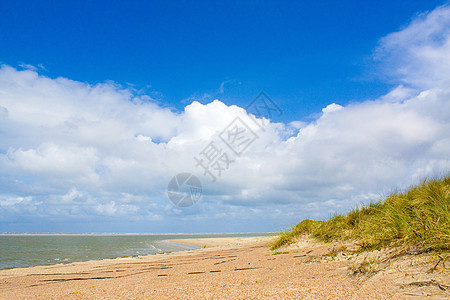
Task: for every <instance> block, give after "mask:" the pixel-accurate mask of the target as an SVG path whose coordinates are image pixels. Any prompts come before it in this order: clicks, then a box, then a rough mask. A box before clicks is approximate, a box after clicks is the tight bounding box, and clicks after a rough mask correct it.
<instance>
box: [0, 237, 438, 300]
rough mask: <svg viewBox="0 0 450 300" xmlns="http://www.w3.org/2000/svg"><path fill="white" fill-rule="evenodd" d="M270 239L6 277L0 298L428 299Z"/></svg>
mask: <svg viewBox="0 0 450 300" xmlns="http://www.w3.org/2000/svg"><path fill="white" fill-rule="evenodd" d="M271 239H272V238H271V237H256V238H224V239H220V238H209V239H191V240H173V242H176V243H181V244H188V245H192V246H197V247H200V248H201V249H197V250H188V251H181V252H175V253H169V254H159V255H149V256H144V257H136V258H119V259H108V260H101V261H89V262H80V263H72V264H68V265H53V266H40V267H31V268H21V269H12V270H3V271H0V298H1V299H397V298H398V299H401V298H405V297H406V299H420V297H419V298H418V296H417V295H419V293H420V292H423V291H417V288H415V290H413V292H415V293H416V296H411V295H406V294H405V291H406V292H410V290H400V289H399V287H398V285H396V283H395V281H393V280H392V278H391V277H392V276H391V277H390V276H385V277H383V276H378V277H376V278H375V277H373V278H370V279H364V280H362V279H361V278H360V277H357V276H354V275H352V274H351V272H349V265H348V262H347V261H346V260H342V259H337V260H335V261H320V260H319V261H318V260H317V258H320V257H322V255H325V254H327V253H329V252H330V245H324V244H318V243H315V242H312V241H302V242H299V243H297V244H295V245H293V246H291V247H289V248H287V249H284V250H283V251H282V250H278V251H272V250H270V249H269V247H268V243H269V242H270V240H271ZM374 278H375V279H374ZM413 292H411V294H413ZM443 293H445V292H443ZM441 295H446V294H442V293H441ZM410 297H414V298H410ZM427 299H429V298H427Z"/></svg>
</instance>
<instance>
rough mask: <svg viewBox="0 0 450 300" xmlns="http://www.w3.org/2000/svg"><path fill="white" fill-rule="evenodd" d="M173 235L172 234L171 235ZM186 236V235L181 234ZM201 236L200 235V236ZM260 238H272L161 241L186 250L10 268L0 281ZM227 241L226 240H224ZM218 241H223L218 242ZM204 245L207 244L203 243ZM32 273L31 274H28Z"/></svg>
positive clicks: (181, 253) (170, 254)
mask: <svg viewBox="0 0 450 300" xmlns="http://www.w3.org/2000/svg"><path fill="white" fill-rule="evenodd" d="M170 235H172V234H170ZM180 235H184V234H180ZM199 235H200V234H199ZM258 238H272V236H257V237H236V238H231V237H230V238H187V239H172V240H161V241H160V242H163V243H167V244H171V245H175V246H178V247H183V248H185V249H182V250H179V251H167V252H160V253H154V254H148V255H138V256H128V257H115V258H104V259H92V260H83V261H75V262H69V263H62V262H60V263H54V264H45V265H36V266H28V267H16V268H9V269H2V270H0V279H2V278H7V277H9V275H17V274H22V271H23V272H24V274H25V273H26V274H32V273H35V272H38V273H40V272H42V270H47V271H48V270H51V269H55V270H58V271H61V270H65V269H67V270H68V271H71V270H79V269H83V270H84V269H89V268H90V267H91V266H94V265H99V266H100V265H110V264H114V263H116V262H117V263H122V262H124V261H127V260H130V261H135V260H136V259H140V260H144V261H153V260H158V259H159V258H161V257H162V256H165V257H167V256H176V255H183V254H187V253H191V252H193V251H199V250H200V251H201V250H206V249H204V248H208V249H214V248H219V247H222V248H223V246H224V245H225V246H226V245H229V246H230V247H232V246H233V244H231V243H230V240H231V241H232V240H234V239H239V240H241V239H243V240H244V241H245V240H246V239H250V241H251V242H253V241H254V239H258ZM203 239H205V240H207V241H206V245H207V247H199V246H197V245H198V243H199V242H200V243H201V241H202V240H203ZM222 239H226V240H222ZM217 240H222V241H220V242H218V241H217ZM203 244H205V243H204V242H203ZM27 271H30V272H27Z"/></svg>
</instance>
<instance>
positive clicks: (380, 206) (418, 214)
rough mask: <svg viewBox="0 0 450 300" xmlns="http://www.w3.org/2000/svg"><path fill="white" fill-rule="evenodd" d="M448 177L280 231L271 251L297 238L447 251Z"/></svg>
mask: <svg viewBox="0 0 450 300" xmlns="http://www.w3.org/2000/svg"><path fill="white" fill-rule="evenodd" d="M449 195H450V177H449V176H445V177H444V178H443V179H440V180H439V179H431V180H425V181H423V182H422V183H421V184H419V185H417V186H414V187H412V188H410V189H409V190H407V191H406V192H403V193H398V192H394V193H392V194H391V195H389V196H388V197H386V199H384V200H382V201H379V202H376V203H371V204H369V205H365V206H363V207H361V208H355V209H353V210H352V211H350V212H348V213H347V214H346V215H339V214H338V215H334V216H332V217H330V218H329V219H328V221H314V220H303V221H302V222H300V223H299V224H297V225H296V226H295V227H293V228H292V229H291V230H289V231H286V232H283V233H281V234H280V235H279V237H278V239H277V240H275V242H274V243H273V245H272V249H277V248H279V247H281V246H285V245H289V244H292V243H293V242H295V241H296V239H297V238H298V237H299V236H301V235H310V236H312V237H314V238H316V239H318V240H320V241H324V242H330V241H344V240H357V241H358V244H359V245H360V247H361V249H363V250H366V249H367V250H368V249H380V248H382V247H386V246H404V247H419V248H421V249H424V250H426V251H430V250H436V251H440V250H450V214H449V209H450V197H449Z"/></svg>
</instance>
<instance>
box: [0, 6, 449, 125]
mask: <svg viewBox="0 0 450 300" xmlns="http://www.w3.org/2000/svg"><path fill="white" fill-rule="evenodd" d="M442 3H443V2H442V1H414V0H413V1H339V2H337V1H284V2H283V4H280V2H278V1H226V2H225V1H224V2H219V1H163V2H161V1H90V2H80V1H39V2H30V1H0V8H1V11H2V17H1V18H0V43H1V45H2V47H0V62H2V63H4V64H9V65H13V66H16V65H17V64H19V63H26V64H31V65H35V66H36V65H39V64H42V65H43V66H44V67H45V68H46V69H47V71H45V72H42V73H43V74H44V75H46V76H50V77H58V76H62V77H66V78H70V79H73V80H77V81H82V82H85V81H86V82H89V83H97V82H103V81H105V80H113V81H115V82H118V83H120V84H124V85H126V84H127V83H130V84H133V85H134V86H135V87H136V88H138V89H142V88H147V87H148V86H150V87H149V88H147V89H146V92H147V93H152V95H154V96H155V97H156V98H158V99H159V100H161V102H163V103H164V104H165V105H171V106H173V107H175V108H177V109H179V110H182V109H183V107H184V105H185V104H186V103H185V102H183V100H184V99H187V98H190V97H192V96H195V97H197V98H198V97H199V96H203V95H204V94H209V95H211V97H208V98H206V99H204V100H202V102H203V103H206V102H208V101H210V100H213V99H215V98H216V97H218V96H219V94H218V91H219V90H220V86H221V84H222V83H224V94H223V95H220V98H221V100H222V101H223V102H224V103H226V104H228V105H231V104H236V105H240V106H245V104H246V103H248V102H250V101H251V100H252V98H253V97H254V96H255V95H256V94H257V93H258V92H259V91H260V90H265V91H266V92H267V93H268V94H269V95H270V96H271V97H273V98H274V99H276V100H277V102H278V103H280V106H282V107H284V108H285V109H284V110H285V114H284V116H283V120H284V121H294V120H298V118H299V117H300V118H304V117H307V116H309V115H310V114H314V113H317V111H320V109H321V108H322V107H323V106H324V105H326V104H328V103H329V102H330V101H335V102H337V103H340V104H346V103H348V102H351V101H361V100H362V99H371V98H372V99H374V98H377V97H379V96H381V95H383V94H384V93H386V92H387V91H388V90H389V88H391V87H392V83H391V82H388V81H386V78H379V77H377V76H376V73H375V72H374V70H373V68H372V67H373V62H372V61H371V54H372V50H373V49H374V48H375V47H376V45H377V42H378V39H379V38H381V37H383V36H384V35H386V34H388V33H390V32H392V31H396V30H398V29H399V28H401V27H402V26H405V24H407V23H408V22H409V21H410V20H411V19H412V18H413V17H414V16H415V15H416V14H417V13H420V12H424V11H427V10H431V9H433V8H435V7H436V6H437V5H439V4H442ZM374 73H375V74H374Z"/></svg>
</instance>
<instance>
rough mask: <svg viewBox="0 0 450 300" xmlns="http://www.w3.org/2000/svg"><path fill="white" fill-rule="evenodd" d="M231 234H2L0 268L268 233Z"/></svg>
mask: <svg viewBox="0 0 450 300" xmlns="http://www.w3.org/2000/svg"><path fill="white" fill-rule="evenodd" d="M266 235H271V233H232V234H162V235H157V234H0V270H3V269H10V268H21V267H31V266H40V265H52V264H59V263H72V262H77V261H87V260H98V259H105V258H117V257H126V256H137V255H149V254H157V253H167V252H174V251H181V250H186V249H189V248H191V249H192V248H193V247H189V246H183V245H179V244H174V243H170V242H168V241H167V240H170V239H187V238H208V237H245V236H266Z"/></svg>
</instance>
